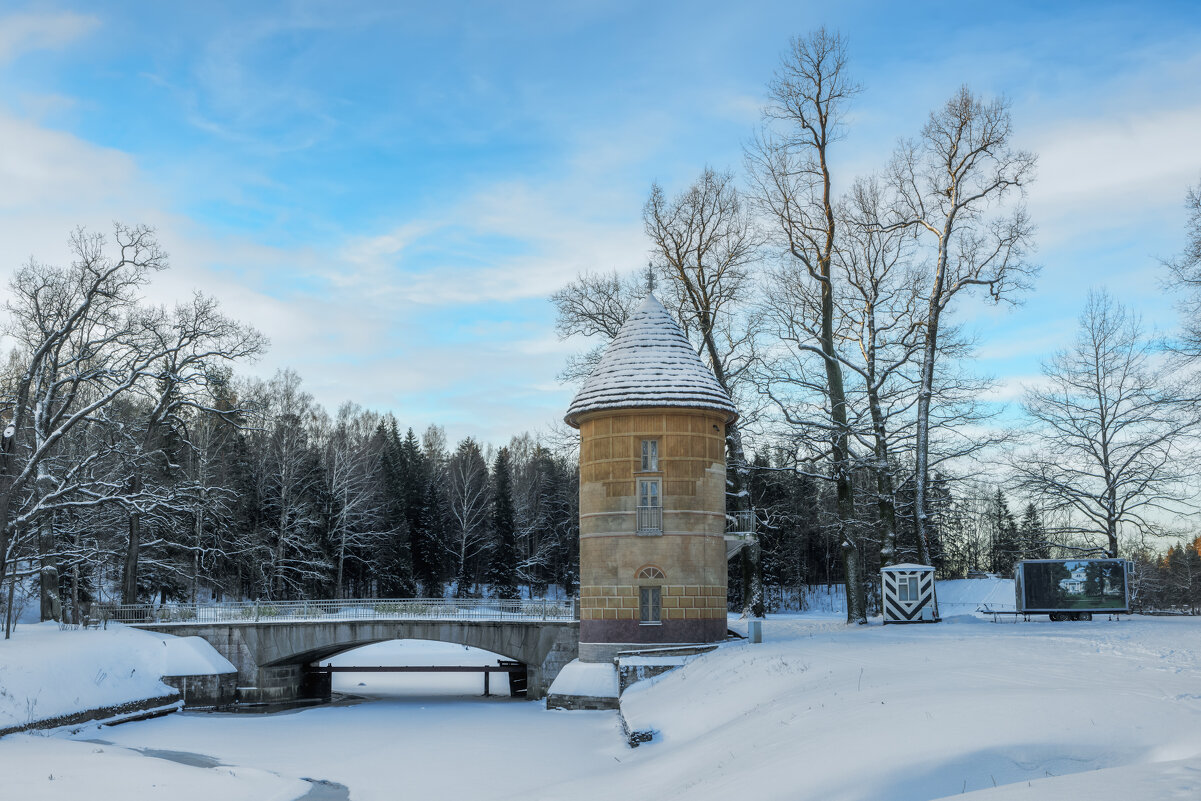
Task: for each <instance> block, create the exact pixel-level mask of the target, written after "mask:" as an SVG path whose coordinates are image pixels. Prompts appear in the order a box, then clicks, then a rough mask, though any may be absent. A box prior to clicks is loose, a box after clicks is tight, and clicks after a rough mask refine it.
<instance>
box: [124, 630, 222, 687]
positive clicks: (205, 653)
mask: <svg viewBox="0 0 1201 801" xmlns="http://www.w3.org/2000/svg"><path fill="white" fill-rule="evenodd" d="M144 633H147V634H149V633H150V632H144ZM151 636H154V637H160V638H162V641H163V645H164V646H165V650H164V653H163V662H162V666H161V667H160V670H161V671H162V672H161V673H160V674H159V675H161V676H210V675H213V674H216V673H237V672H238V669H237V668H236V667H234V665H233V663H232V662H230V661H229V660H228V659H226V658H225V657H223V656H221V654H219V653H217V649H215V648H213V646H211V645H209V644H208V643H207V642H206V641H205V640H203V639H201V638H200V637H173V636H171V635H170V634H152V635H151Z"/></svg>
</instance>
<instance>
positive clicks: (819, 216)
mask: <svg viewBox="0 0 1201 801" xmlns="http://www.w3.org/2000/svg"><path fill="white" fill-rule="evenodd" d="M846 51H847V47H846V42H845V40H844V39H843V38H842V37H841V36H839V35H838V34H832V33H829V32H827V31H826V30H825V29H821V30H818V31H816V32H814V33H812V34H810V35H809V36H807V37H803V38H802V37H797V38H794V39H793V40H792V42H791V46H790V48H789V51H788V53H787V55H786V56H785V57H784V62H783V64H782V65H781V67H780V69H779V70H778V71H777V72H776V76H775V79H774V80H773V81H772V82H771V84H770V85H769V87H768V90H769V96H770V99H769V103H768V106H767V108H766V109H765V111H764V114H765V117H766V118H767V125H765V127H764V128H763V130H762V132H761V133H760V134H759V136H758V137H757V138H756V140H755V142H754V143H753V144H752V146H751V147H750V148H749V149H748V152H747V163H748V166H749V169H750V173H751V176H752V180H753V181H754V185H755V196H756V200H757V202H758V204H759V206H760V208H761V210H762V211H763V213H764V214H765V215H766V216H767V217H768V218H769V219H770V220H772V222H773V224H774V227H775V229H776V235H777V240H778V241H779V243H780V244H781V245H782V247H783V250H784V252H785V254H786V255H787V256H788V257H789V259H790V269H791V270H793V271H795V272H796V273H797V274H798V280H807V281H811V282H813V283H814V285H815V286H816V294H817V297H818V304H817V309H816V310H815V312H816V315H817V316H816V319H817V321H818V323H817V326H816V341H815V342H813V343H812V344H813V345H815V346H816V350H817V352H818V353H819V354H820V359H821V365H822V371H823V372H824V387H823V394H824V395H825V398H826V406H827V409H826V411H827V414H828V419H829V423H828V425H825V426H823V427H824V428H825V429H826V434H827V437H826V438H827V439H828V441H829V464H830V467H831V477H832V479H833V481H834V484H835V487H836V492H837V499H838V519H837V526H838V537H839V539H840V543H841V547H842V552H843V566H844V570H845V575H846V582H847V620H848V621H854V622H858V623H865V622H867V598H866V594H865V590H864V576H863V566H862V564H861V559H860V555H859V548H858V542H857V539H858V537H857V532H856V530H855V529H856V521H855V498H854V489H853V486H852V475H851V473H852V469H851V452H850V438H851V428H850V422H849V418H848V412H847V399H846V390H845V387H844V383H843V373H842V363H841V361H840V359H839V357H838V353H837V342H836V335H835V330H836V328H837V326H838V323H837V320H836V314H835V305H834V302H835V293H836V291H837V287H836V286H835V274H834V255H835V251H836V249H837V248H838V238H839V231H838V220H837V214H836V211H835V206H836V201H835V197H834V188H833V178H832V174H831V166H830V161H829V155H830V145H831V144H832V143H834V142H835V141H837V140H838V139H839V138H840V136H841V132H842V118H843V114H844V113H845V111H846V107H847V104H848V103H849V102H850V100H851V99H852V98H853V97H854V96H855V95H856V94H858V92H859V86H858V85H857V84H856V83H854V82H853V81H852V80H851V79H850V77H849V75H848V72H847V52H846ZM806 346H808V343H806Z"/></svg>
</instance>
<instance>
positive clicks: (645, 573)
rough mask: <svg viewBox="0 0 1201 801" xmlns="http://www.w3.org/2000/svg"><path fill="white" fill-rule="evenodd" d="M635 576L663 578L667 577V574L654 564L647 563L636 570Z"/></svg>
mask: <svg viewBox="0 0 1201 801" xmlns="http://www.w3.org/2000/svg"><path fill="white" fill-rule="evenodd" d="M637 578H639V579H665V578H667V576H665V575H663V571H662V570H660V569H659V568H657V567H655V566H654V565H647V566H646V567H644V568H642V569H641V570H639V571H638V575H637Z"/></svg>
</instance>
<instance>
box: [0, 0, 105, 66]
mask: <svg viewBox="0 0 1201 801" xmlns="http://www.w3.org/2000/svg"><path fill="white" fill-rule="evenodd" d="M98 25H99V20H98V19H96V17H93V16H90V15H86V14H76V13H73V12H70V11H64V12H59V13H52V14H38V13H19V14H9V15H7V16H4V17H0V64H4V63H7V62H9V61H12V60H13V59H15V58H17V57H18V56H20V55H22V54H23V53H28V52H31V51H34V50H49V49H59V48H62V47H64V46H65V45H68V44H70V43H71V42H74V41H75V40H77V39H79V38H81V37H83V36H85V35H86V34H88V33H90V32H91V31H92V30H93V29H95V28H96V27H97V26H98Z"/></svg>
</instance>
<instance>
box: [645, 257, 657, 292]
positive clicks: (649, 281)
mask: <svg viewBox="0 0 1201 801" xmlns="http://www.w3.org/2000/svg"><path fill="white" fill-rule="evenodd" d="M646 291H647V293H648V294H654V292H655V268H654V267H652V266H651V263H650V262H649V261H648V262H647V263H646Z"/></svg>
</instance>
